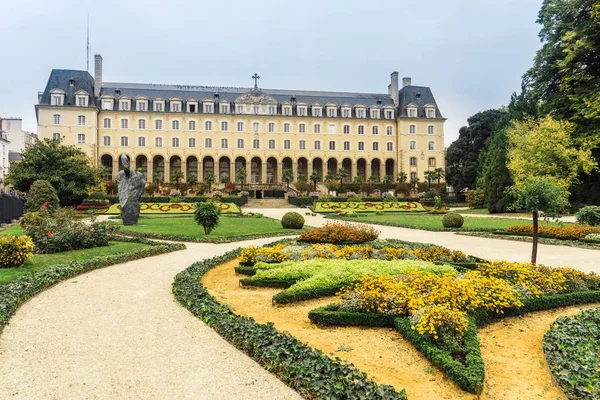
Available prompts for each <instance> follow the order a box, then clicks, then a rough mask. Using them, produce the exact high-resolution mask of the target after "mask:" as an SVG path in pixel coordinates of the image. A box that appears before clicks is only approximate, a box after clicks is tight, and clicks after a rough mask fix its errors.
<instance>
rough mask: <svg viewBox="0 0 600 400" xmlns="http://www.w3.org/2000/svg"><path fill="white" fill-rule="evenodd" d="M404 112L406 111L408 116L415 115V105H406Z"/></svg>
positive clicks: (414, 116) (413, 116)
mask: <svg viewBox="0 0 600 400" xmlns="http://www.w3.org/2000/svg"><path fill="white" fill-rule="evenodd" d="M406 112H407V114H408V117H409V118H416V117H417V107H408V108H407V109H406Z"/></svg>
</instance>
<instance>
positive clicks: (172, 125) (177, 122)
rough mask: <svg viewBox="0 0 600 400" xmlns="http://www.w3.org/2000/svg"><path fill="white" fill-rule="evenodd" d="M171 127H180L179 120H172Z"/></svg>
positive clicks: (176, 128)
mask: <svg viewBox="0 0 600 400" xmlns="http://www.w3.org/2000/svg"><path fill="white" fill-rule="evenodd" d="M171 129H175V130H178V129H179V121H171Z"/></svg>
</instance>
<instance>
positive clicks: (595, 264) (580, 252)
mask: <svg viewBox="0 0 600 400" xmlns="http://www.w3.org/2000/svg"><path fill="white" fill-rule="evenodd" d="M244 211H248V212H253V211H254V212H261V213H263V214H264V215H266V216H268V217H272V218H278V219H281V217H282V216H283V214H285V213H286V212H288V211H297V212H299V213H300V214H302V216H303V217H304V218H305V220H306V225H310V226H321V225H323V224H325V223H326V222H328V221H333V220H328V219H326V218H324V217H323V215H321V214H317V215H316V216H311V215H306V212H308V209H306V210H305V209H298V208H295V209H286V208H277V209H264V208H263V209H260V210H258V209H256V210H252V209H246V208H244ZM352 222H358V223H360V218H358V219H357V220H356V221H352ZM373 226H374V227H376V228H377V230H379V231H381V235H380V237H381V238H383V239H400V240H408V241H411V242H421V243H434V244H437V245H440V246H445V247H448V248H450V249H452V250H461V251H463V252H465V253H467V254H471V255H474V256H477V257H481V258H487V259H494V260H509V261H514V262H527V261H529V260H531V243H528V242H518V241H514V240H504V239H489V238H483V237H475V236H465V235H457V234H455V233H454V232H433V231H424V230H419V229H408V228H398V227H393V226H384V225H373ZM599 260H600V250H590V249H584V248H577V247H569V246H553V245H546V244H539V245H538V259H537V261H538V263H540V264H546V265H551V266H555V267H560V266H571V267H575V268H578V269H580V270H581V271H584V272H596V273H600V261H599Z"/></svg>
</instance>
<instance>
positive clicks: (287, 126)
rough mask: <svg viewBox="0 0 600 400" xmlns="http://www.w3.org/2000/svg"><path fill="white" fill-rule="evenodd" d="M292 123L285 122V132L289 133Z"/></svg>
mask: <svg viewBox="0 0 600 400" xmlns="http://www.w3.org/2000/svg"><path fill="white" fill-rule="evenodd" d="M290 126H291V125H290V123H289V122H286V123H285V124H283V132H284V133H289V132H290Z"/></svg>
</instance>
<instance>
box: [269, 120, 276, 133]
mask: <svg viewBox="0 0 600 400" xmlns="http://www.w3.org/2000/svg"><path fill="white" fill-rule="evenodd" d="M268 131H269V132H275V123H274V122H269V129H268Z"/></svg>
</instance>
